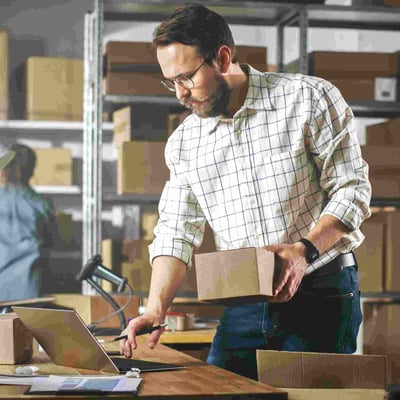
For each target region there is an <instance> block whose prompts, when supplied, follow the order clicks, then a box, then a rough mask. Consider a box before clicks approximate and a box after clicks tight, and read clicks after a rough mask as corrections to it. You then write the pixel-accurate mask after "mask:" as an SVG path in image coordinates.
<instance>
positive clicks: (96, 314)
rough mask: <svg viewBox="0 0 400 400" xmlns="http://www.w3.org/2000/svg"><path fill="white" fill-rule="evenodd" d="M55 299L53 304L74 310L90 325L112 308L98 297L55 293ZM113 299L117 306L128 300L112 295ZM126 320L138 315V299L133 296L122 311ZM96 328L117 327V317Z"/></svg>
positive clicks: (126, 297) (118, 295)
mask: <svg viewBox="0 0 400 400" xmlns="http://www.w3.org/2000/svg"><path fill="white" fill-rule="evenodd" d="M53 296H54V297H55V300H54V304H55V305H59V306H62V307H67V308H71V309H74V310H76V312H77V313H78V314H79V315H80V317H81V318H82V319H83V321H84V322H85V324H91V323H93V322H95V321H98V320H100V319H102V318H104V317H106V316H108V315H109V314H111V313H112V312H114V311H115V310H114V308H112V307H111V305H110V304H109V303H108V302H107V301H106V300H105V299H104V298H103V297H102V296H100V295H93V296H90V295H82V294H75V293H73V294H71V293H57V294H55V295H53ZM112 297H113V299H114V300H115V301H116V302H117V304H118V305H119V306H121V307H122V306H124V305H126V303H127V301H128V300H129V296H128V295H127V294H116V293H114V294H112ZM124 314H125V316H126V318H133V317H137V316H138V315H139V297H137V296H134V297H133V298H132V301H131V303H130V304H129V305H128V306H127V307H126V308H125V309H124ZM97 326H98V327H102V328H105V327H119V326H120V322H119V318H118V316H117V315H114V316H113V317H111V318H109V319H107V320H105V321H103V322H101V323H100V324H98V325H97Z"/></svg>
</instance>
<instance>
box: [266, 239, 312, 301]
mask: <svg viewBox="0 0 400 400" xmlns="http://www.w3.org/2000/svg"><path fill="white" fill-rule="evenodd" d="M263 249H264V250H267V251H271V252H273V253H275V254H276V255H277V256H278V257H279V258H280V262H281V268H280V274H279V278H278V280H277V282H276V283H275V285H274V297H271V298H270V299H269V301H270V302H274V303H284V302H287V301H289V300H290V299H291V298H292V297H293V296H294V295H295V293H296V292H297V289H298V288H299V286H300V283H301V280H302V279H303V276H304V273H305V271H306V268H307V265H308V264H307V261H306V259H305V258H304V255H305V248H304V246H303V244H302V243H294V244H273V245H269V246H264V247H263Z"/></svg>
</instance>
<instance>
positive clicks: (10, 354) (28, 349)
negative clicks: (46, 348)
mask: <svg viewBox="0 0 400 400" xmlns="http://www.w3.org/2000/svg"><path fill="white" fill-rule="evenodd" d="M32 343H33V339H32V334H31V333H30V332H29V331H28V329H26V328H25V325H24V324H23V323H22V322H21V320H20V319H19V318H18V316H17V314H15V313H7V314H1V315H0V364H19V363H26V362H29V361H30V359H31V357H32Z"/></svg>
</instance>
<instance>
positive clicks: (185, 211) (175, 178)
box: [149, 142, 206, 268]
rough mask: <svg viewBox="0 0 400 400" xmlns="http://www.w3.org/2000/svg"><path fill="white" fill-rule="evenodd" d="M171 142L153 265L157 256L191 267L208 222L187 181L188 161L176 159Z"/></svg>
mask: <svg viewBox="0 0 400 400" xmlns="http://www.w3.org/2000/svg"><path fill="white" fill-rule="evenodd" d="M171 147H172V145H171V144H170V142H168V144H167V146H166V151H165V156H166V163H167V165H168V168H169V169H170V179H169V181H168V182H167V183H166V185H165V187H164V189H163V192H162V195H161V199H160V202H159V206H158V212H159V220H158V222H157V225H156V227H155V229H154V235H155V239H154V240H153V242H152V244H151V245H150V246H149V254H150V263H152V262H153V260H154V258H155V257H157V256H161V255H164V256H173V257H177V258H179V259H180V260H182V261H183V262H184V263H185V264H186V265H187V267H188V268H190V267H191V265H192V255H193V248H194V247H196V248H197V247H199V246H200V245H201V242H202V240H203V236H204V230H205V224H206V219H205V217H204V214H203V211H202V209H201V207H200V206H199V204H198V202H197V199H196V197H195V195H194V193H193V191H192V189H191V187H190V185H189V184H188V182H187V180H186V179H187V178H186V174H184V173H183V172H182V170H183V169H185V166H184V164H185V162H184V161H182V160H179V159H178V158H177V157H174V152H173V151H172V150H171Z"/></svg>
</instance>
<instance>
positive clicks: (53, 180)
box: [30, 147, 72, 185]
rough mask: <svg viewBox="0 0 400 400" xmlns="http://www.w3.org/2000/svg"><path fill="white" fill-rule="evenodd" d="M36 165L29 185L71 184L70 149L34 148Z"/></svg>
mask: <svg viewBox="0 0 400 400" xmlns="http://www.w3.org/2000/svg"><path fill="white" fill-rule="evenodd" d="M34 150H35V153H36V167H35V171H34V174H33V176H32V178H31V180H30V184H31V185H72V154H71V150H70V149H63V148H56V147H53V148H41V149H40V148H36V149H34Z"/></svg>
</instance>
